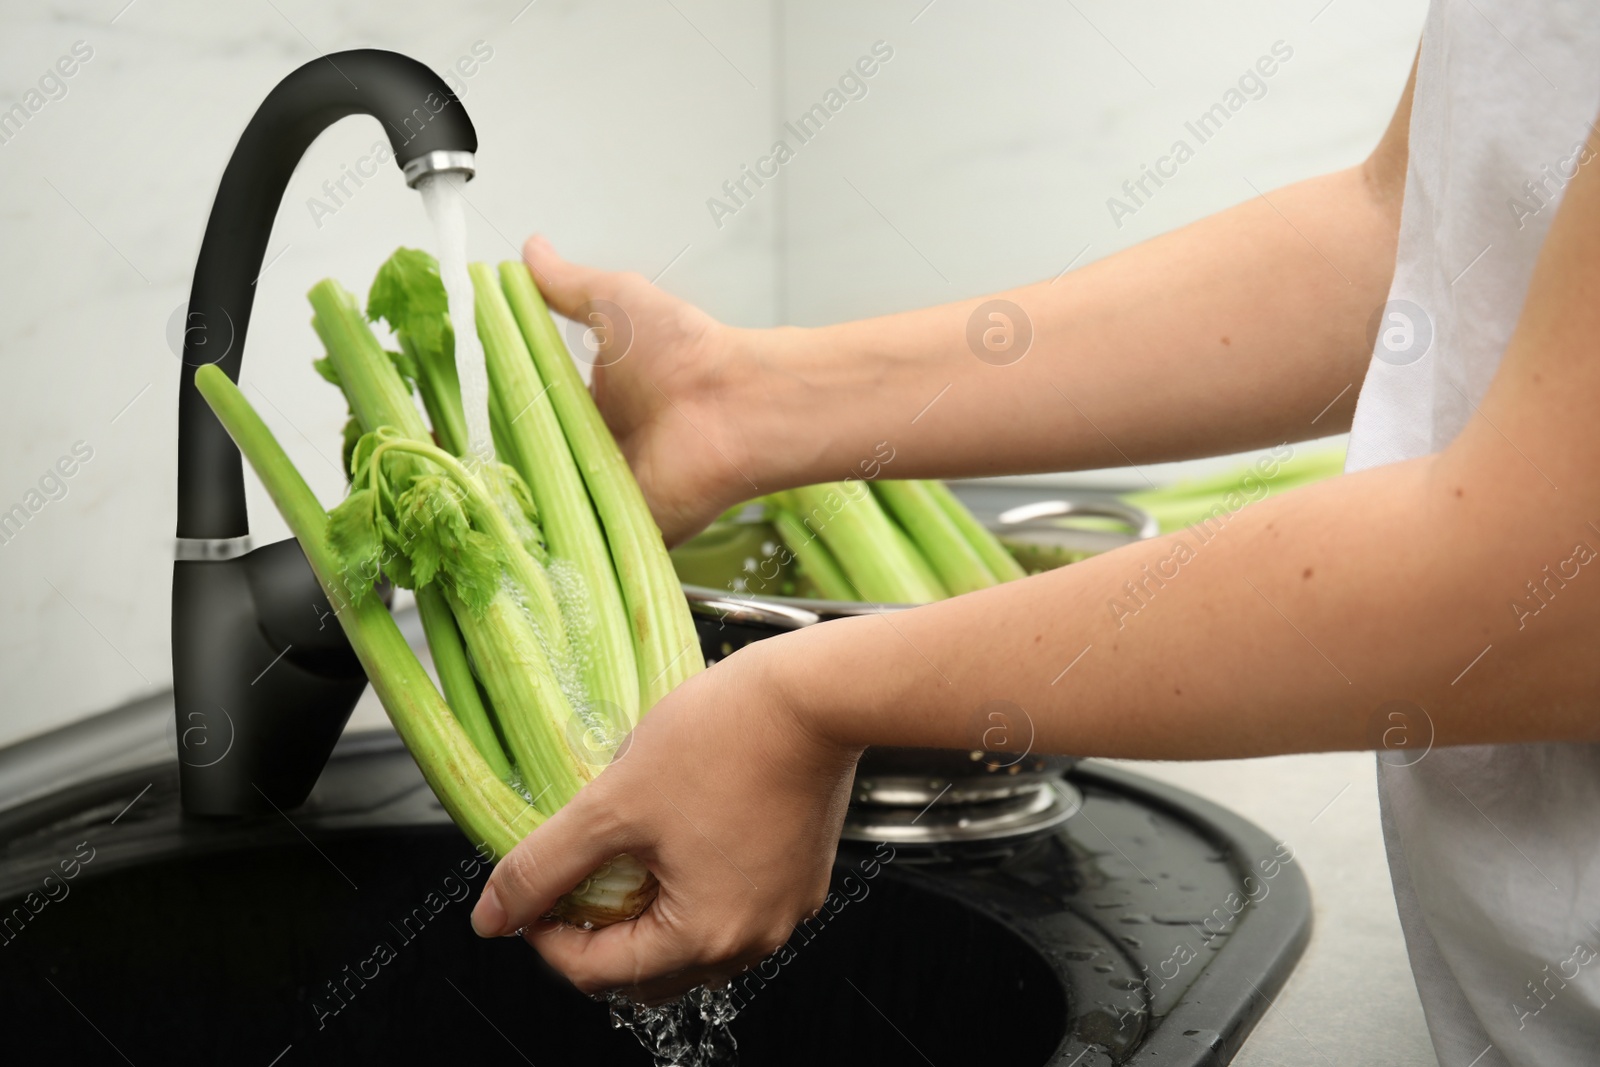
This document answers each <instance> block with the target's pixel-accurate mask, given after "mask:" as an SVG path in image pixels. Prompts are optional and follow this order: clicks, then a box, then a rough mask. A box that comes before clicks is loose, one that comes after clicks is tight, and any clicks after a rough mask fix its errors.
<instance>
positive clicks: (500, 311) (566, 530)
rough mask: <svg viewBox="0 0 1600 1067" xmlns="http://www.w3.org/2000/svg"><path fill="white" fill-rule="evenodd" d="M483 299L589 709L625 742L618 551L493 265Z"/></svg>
mask: <svg viewBox="0 0 1600 1067" xmlns="http://www.w3.org/2000/svg"><path fill="white" fill-rule="evenodd" d="M468 269H469V271H470V273H471V275H472V283H473V288H474V289H475V290H476V294H477V322H478V337H479V339H480V340H482V342H483V350H484V355H485V358H486V359H487V361H488V367H489V386H490V391H491V395H492V396H493V397H494V405H493V407H494V409H495V410H494V412H493V414H494V415H496V416H498V423H499V426H498V429H499V432H500V433H501V434H502V435H503V436H504V438H505V439H506V440H507V441H508V442H510V443H511V447H512V450H513V462H514V463H515V464H516V465H517V469H518V470H519V472H520V473H521V474H522V477H523V480H524V481H525V482H527V484H528V488H529V489H530V490H532V492H533V500H534V504H535V505H536V506H537V507H538V511H539V518H540V526H541V528H542V529H543V531H544V536H545V542H546V544H547V546H548V548H549V552H550V556H551V558H552V560H555V561H558V563H566V564H567V565H568V566H570V567H571V568H572V574H571V577H572V579H573V580H572V581H569V582H567V583H565V584H563V585H558V589H560V590H561V591H563V592H564V593H565V594H566V597H567V600H568V603H567V604H566V605H565V606H566V608H567V611H566V612H565V613H564V617H565V619H566V622H567V632H568V638H569V640H570V641H571V642H572V644H573V645H574V646H575V647H578V648H581V649H583V650H585V653H586V654H585V655H583V656H581V657H580V658H579V664H580V670H581V672H582V674H583V680H584V688H585V691H586V693H587V694H588V696H589V698H590V706H589V709H588V710H589V711H590V712H591V714H592V715H593V716H594V717H595V718H596V719H598V720H603V721H605V722H607V723H609V725H610V728H611V730H612V732H615V733H616V734H617V735H618V736H620V735H621V734H623V733H626V732H627V731H628V730H631V729H632V728H633V726H634V725H635V724H636V723H637V722H638V720H639V699H640V693H639V686H638V683H637V677H638V667H637V665H636V664H635V662H634V650H633V639H632V636H631V635H630V634H629V632H628V622H627V612H626V611H625V610H624V608H623V603H622V593H621V590H620V589H619V588H618V585H617V575H616V572H615V571H614V570H613V569H612V566H611V551H610V547H609V546H608V544H607V542H606V535H605V533H604V531H602V530H601V528H600V520H599V519H598V518H597V517H596V515H595V509H594V506H593V505H592V504H591V503H590V500H589V491H588V490H587V489H586V488H585V486H584V480H583V476H582V474H581V473H580V472H579V470H578V465H577V462H576V461H575V460H574V458H573V455H572V450H571V449H570V448H569V447H568V444H567V437H566V434H565V433H563V431H562V425H561V422H560V420H559V419H558V418H557V415H556V409H555V406H554V404H553V403H552V401H551V396H550V394H551V392H552V391H553V389H552V388H550V387H547V385H546V383H545V382H543V381H541V379H540V374H539V371H538V370H537V369H536V368H535V366H534V362H533V358H532V356H531V355H530V354H529V352H528V348H527V345H526V343H525V342H524V341H523V338H522V333H521V331H520V330H519V328H518V326H517V321H516V319H515V318H514V317H513V315H512V312H511V307H510V305H508V304H507V303H506V297H505V293H503V292H502V291H501V289H500V285H499V283H498V281H497V280H496V278H495V274H494V271H493V270H491V269H490V267H489V266H488V264H486V263H474V264H472V265H471V266H470V267H469V268H468Z"/></svg>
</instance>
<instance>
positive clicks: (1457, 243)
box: [1348, 0, 1600, 1067]
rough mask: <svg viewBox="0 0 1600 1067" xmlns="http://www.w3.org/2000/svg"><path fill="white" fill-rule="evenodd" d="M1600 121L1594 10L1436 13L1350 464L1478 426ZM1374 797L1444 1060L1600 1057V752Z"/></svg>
mask: <svg viewBox="0 0 1600 1067" xmlns="http://www.w3.org/2000/svg"><path fill="white" fill-rule="evenodd" d="M1597 113H1600V0H1434V2H1433V5H1432V7H1431V9H1430V10H1429V12H1428V19H1427V23H1426V26H1425V27H1424V30H1423V35H1422V51H1421V56H1420V60H1419V65H1418V69H1417V84H1416V94H1415V98H1414V102H1413V105H1412V112H1411V133H1410V144H1411V148H1410V165H1409V169H1408V172H1407V175H1406V190H1405V202H1404V207H1403V209H1402V212H1401V224H1400V246H1399V253H1398V258H1397V261H1396V267H1395V276H1394V283H1393V286H1392V288H1391V291H1390V303H1389V304H1388V305H1386V309H1385V314H1384V315H1383V316H1382V318H1381V323H1380V328H1379V333H1378V338H1377V341H1376V343H1375V345H1374V355H1373V360H1372V363H1371V365H1370V367H1369V369H1368V371H1367V376H1366V380H1365V382H1364V384H1363V386H1362V390H1361V396H1360V400H1359V402H1358V403H1357V406H1356V414H1355V422H1354V425H1353V426H1352V428H1351V435H1350V453H1349V460H1348V469H1349V470H1352V471H1354V470H1360V469H1363V468H1366V467H1373V466H1377V465H1379V464H1383V463H1392V462H1396V461H1398V460H1403V459H1408V458H1412V457H1415V456H1420V455H1425V454H1427V453H1430V452H1435V451H1438V450H1439V449H1441V448H1443V447H1444V446H1445V445H1447V444H1449V443H1450V441H1451V440H1452V439H1454V438H1455V436H1456V435H1457V434H1458V433H1459V432H1460V431H1461V429H1462V428H1463V427H1464V426H1465V425H1466V423H1467V421H1468V420H1469V419H1470V418H1471V417H1472V415H1473V404H1475V403H1477V402H1478V401H1479V400H1480V399H1481V398H1482V397H1483V394H1484V392H1485V391H1486V389H1487V388H1488V385H1489V380H1490V379H1491V378H1492V377H1493V376H1494V373H1495V370H1496V368H1497V366H1498V365H1499V362H1500V357H1501V354H1502V353H1503V351H1504V350H1505V346H1506V343H1507V341H1508V340H1509V339H1510V337H1511V333H1512V329H1513V328H1514V327H1515V325H1516V322H1517V318H1518V315H1519V313H1520V311H1521V307H1522V302H1523V299H1524V297H1525V296H1526V295H1527V290H1528V283H1529V279H1530V277H1531V275H1532V272H1533V266H1534V260H1535V258H1536V257H1537V255H1538V253H1539V248H1540V246H1541V244H1542V243H1543V241H1544V238H1545V235H1546V234H1547V232H1548V231H1549V228H1550V223H1551V221H1552V219H1553V218H1554V216H1555V214H1556V208H1557V206H1558V204H1559V202H1560V199H1561V193H1562V189H1563V188H1564V186H1565V185H1566V184H1567V182H1568V181H1570V180H1571V178H1572V176H1573V175H1574V174H1575V173H1576V171H1577V169H1578V168H1579V167H1580V166H1587V165H1589V163H1590V162H1591V161H1592V160H1593V156H1592V155H1591V154H1589V153H1588V152H1586V151H1583V150H1582V146H1583V144H1584V141H1585V138H1586V137H1587V136H1588V133H1589V128H1590V125H1589V124H1590V123H1591V122H1594V121H1595V119H1596V116H1597ZM1591 237H1592V238H1593V239H1595V240H1600V234H1595V235H1591ZM1469 398H1470V399H1469ZM1596 400H1597V401H1600V397H1597V398H1596ZM1595 477H1597V478H1600V471H1596V472H1595ZM1507 610H1508V611H1509V610H1510V609H1509V608H1508V609H1507ZM1477 651H1478V650H1476V649H1464V650H1463V660H1462V663H1463V666H1465V665H1466V662H1467V660H1468V659H1470V658H1471V657H1472V655H1473V654H1474V653H1476V652H1477ZM1597 651H1600V650H1597ZM1487 654H1488V655H1491V656H1492V655H1494V650H1492V649H1491V650H1490V651H1489V652H1488V653H1487ZM1471 677H1472V676H1471V674H1470V673H1468V674H1466V675H1465V676H1464V677H1463V678H1462V679H1461V680H1460V682H1459V684H1460V685H1463V686H1466V685H1470V684H1471ZM1378 787H1379V793H1380V797H1381V799H1382V806H1383V830H1384V837H1385V840H1386V842H1387V845H1388V853H1389V866H1390V872H1391V874H1392V876H1393V880H1394V889H1395V899H1396V903H1397V905H1398V907H1399V912H1400V920H1401V924H1402V926H1403V927H1404V929H1405V936H1406V946H1407V949H1408V951H1409V953H1410V957H1411V965H1412V969H1413V971H1414V972H1415V974H1416V979H1417V987H1418V990H1419V992H1420V993H1421V996H1422V1004H1423V1009H1424V1011H1425V1013H1426V1016H1427V1020H1428V1028H1429V1030H1430V1032H1431V1033H1432V1036H1433V1041H1434V1047H1435V1049H1436V1051H1437V1052H1438V1055H1439V1062H1440V1064H1441V1065H1442V1067H1501V1065H1510V1064H1514V1065H1518V1067H1522V1065H1529V1067H1532V1065H1535V1064H1538V1065H1541V1067H1545V1065H1559V1067H1566V1065H1572V1067H1576V1065H1579V1064H1584V1065H1594V1064H1600V745H1576V744H1530V745H1496V746H1476V747H1469V748H1440V749H1435V750H1433V751H1431V752H1429V753H1428V754H1427V755H1426V756H1424V757H1423V758H1422V759H1421V761H1420V762H1417V763H1415V764H1413V765H1411V766H1401V765H1398V764H1393V763H1387V762H1384V761H1383V760H1380V762H1379V764H1378Z"/></svg>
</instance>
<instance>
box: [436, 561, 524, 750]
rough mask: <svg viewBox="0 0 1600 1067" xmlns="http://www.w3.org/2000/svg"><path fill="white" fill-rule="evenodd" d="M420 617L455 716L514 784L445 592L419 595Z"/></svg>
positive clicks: (478, 746)
mask: <svg viewBox="0 0 1600 1067" xmlns="http://www.w3.org/2000/svg"><path fill="white" fill-rule="evenodd" d="M416 594H417V614H418V615H419V616H421V618H422V632H423V634H424V635H426V637H427V639H428V651H430V652H432V653H433V668H434V670H436V671H437V672H438V673H439V685H440V686H441V687H442V688H443V689H444V694H445V700H446V702H447V703H449V705H450V710H451V711H453V712H454V713H455V716H456V719H457V721H459V722H460V723H461V728H462V729H463V730H465V731H466V732H467V736H468V737H470V738H472V743H473V744H474V745H476V746H477V749H478V751H479V752H481V753H482V754H483V758H484V759H485V760H486V761H487V762H488V764H489V766H490V767H492V768H493V769H494V772H495V774H497V775H499V777H500V778H501V780H503V781H510V780H511V763H510V761H509V760H507V759H506V754H505V750H504V749H502V748H501V747H500V739H499V738H498V737H497V736H495V732H494V723H493V722H491V721H490V719H489V709H488V708H487V707H485V706H484V703H483V699H482V697H481V696H480V695H479V693H478V683H477V680H476V679H475V678H474V677H473V675H472V667H471V665H470V664H468V662H467V650H466V648H464V647H463V646H462V644H461V641H462V638H461V631H460V630H459V629H458V628H457V626H456V619H455V615H454V614H453V613H452V612H451V610H450V604H449V601H448V600H446V599H445V595H444V591H443V590H442V589H439V588H437V587H436V586H433V585H428V586H424V587H423V588H421V589H418V590H417V591H416Z"/></svg>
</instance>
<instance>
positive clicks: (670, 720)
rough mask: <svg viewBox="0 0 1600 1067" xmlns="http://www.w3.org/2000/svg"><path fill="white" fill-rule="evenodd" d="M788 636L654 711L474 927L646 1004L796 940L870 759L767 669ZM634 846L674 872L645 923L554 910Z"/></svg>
mask: <svg viewBox="0 0 1600 1067" xmlns="http://www.w3.org/2000/svg"><path fill="white" fill-rule="evenodd" d="M791 636H800V635H798V634H796V635H791ZM786 640H787V638H784V637H779V638H773V639H771V640H768V641H762V642H760V643H758V644H755V645H752V646H750V647H748V648H745V649H742V650H741V651H739V652H737V653H735V654H734V655H733V656H730V657H729V658H728V659H725V660H723V661H722V662H720V663H718V664H716V665H714V666H713V667H711V668H710V669H708V670H706V671H705V672H703V673H701V674H698V675H695V676H694V677H693V678H690V679H689V680H688V681H687V682H685V683H684V684H683V685H681V686H679V687H678V688H677V689H676V690H674V691H673V692H672V693H671V694H670V695H669V696H667V697H666V699H664V700H662V701H661V702H660V703H659V704H657V705H656V706H655V707H654V708H652V709H651V711H650V714H649V715H648V716H646V718H645V719H644V721H642V722H641V723H640V724H639V726H638V727H637V728H636V729H635V730H634V732H633V734H632V737H631V740H630V741H628V742H625V743H624V744H625V746H626V747H625V748H624V749H622V750H620V754H619V755H618V757H617V758H616V759H615V761H614V762H613V763H612V764H611V765H610V766H609V767H607V768H606V770H605V771H604V773H602V774H601V775H600V776H599V777H598V778H596V779H595V780H594V781H593V782H591V783H590V784H589V785H587V786H585V787H584V788H583V790H582V791H581V792H579V793H578V795H577V796H576V797H574V798H573V799H572V800H571V801H570V802H569V803H568V804H567V805H566V806H565V807H563V808H562V809H561V810H560V811H559V812H557V813H556V815H554V816H553V817H552V818H551V819H550V820H549V821H547V822H546V823H545V824H544V825H543V826H541V827H540V828H539V829H537V830H535V831H534V832H533V833H532V834H530V835H529V836H528V837H527V838H525V839H524V840H523V841H522V843H521V844H519V845H518V846H517V847H516V848H515V849H513V850H512V851H511V853H510V854H509V855H507V856H506V857H505V858H504V859H503V860H501V861H500V863H499V865H498V866H497V867H496V868H495V870H494V873H493V874H492V875H491V876H490V878H489V882H488V884H487V885H486V886H485V888H484V891H483V895H482V897H481V898H480V899H479V901H478V904H477V906H476V908H475V909H474V911H473V913H472V923H473V927H474V929H476V930H477V932H478V933H479V934H480V935H481V936H484V937H494V936H498V935H503V934H506V933H509V932H511V931H514V930H518V929H524V936H525V937H526V939H527V941H528V943H529V944H530V945H532V946H533V947H534V948H535V949H537V950H538V951H539V953H540V954H541V955H542V956H544V958H545V959H546V960H548V961H549V962H550V963H551V964H552V965H553V966H554V967H555V968H556V969H557V970H559V971H561V972H562V973H563V974H565V975H566V976H567V977H568V978H570V979H571V980H572V982H573V983H574V984H575V985H576V986H577V987H578V988H579V989H581V990H583V991H584V992H586V993H595V992H598V991H601V990H608V989H621V990H623V991H625V992H627V993H628V994H629V995H630V996H632V997H633V998H634V999H636V1000H640V1001H643V1002H645V1003H656V1002H660V1001H665V1000H669V999H671V998H673V997H675V996H677V995H679V994H681V993H683V992H684V991H686V990H688V989H691V988H693V987H694V986H697V985H701V984H704V983H706V982H713V983H715V982H719V981H727V980H729V979H731V978H732V977H734V976H735V975H737V974H738V973H739V972H740V971H741V970H743V969H744V968H745V967H747V966H749V965H751V964H753V963H755V962H757V961H759V960H761V959H763V958H765V957H766V956H768V955H770V954H771V953H773V952H775V951H777V950H778V948H780V947H781V946H782V945H784V944H785V943H786V942H787V941H788V940H789V937H790V935H791V933H792V932H793V929H794V927H795V925H796V924H798V923H799V922H800V921H801V920H802V919H804V918H805V917H807V916H809V915H811V914H813V913H814V912H815V911H816V909H817V908H818V907H820V906H821V904H822V900H823V898H824V896H826V894H827V891H828V879H829V874H830V870H831V867H832V864H833V858H834V853H835V851H836V849H837V846H838V840H839V826H840V823H841V822H842V821H843V818H844V810H845V805H846V804H847V802H848V801H849V794H850V782H851V776H852V773H853V771H854V769H855V761H856V757H857V756H858V755H859V750H858V749H852V748H846V747H844V746H841V745H839V744H837V743H834V742H830V741H828V740H826V739H824V738H822V737H820V736H818V735H817V734H815V733H814V732H813V731H811V730H809V729H808V728H807V727H806V726H805V725H804V724H803V723H802V722H801V720H800V719H799V718H798V717H797V715H796V713H795V711H794V707H795V704H794V701H792V700H791V699H789V697H788V696H787V695H786V693H785V691H784V686H783V685H782V684H781V683H778V682H776V681H775V680H774V672H772V671H769V670H767V669H766V668H765V666H764V664H765V663H768V662H771V661H772V657H773V656H774V655H779V656H781V655H783V654H785V653H784V650H783V648H782V647H781V646H783V645H784V644H785V642H786ZM623 854H627V855H631V856H634V857H636V858H637V859H639V860H640V861H641V862H643V863H644V864H645V865H646V866H648V867H649V868H650V870H651V871H652V872H653V873H654V874H655V876H656V878H657V880H658V881H659V882H660V883H661V889H660V893H659V895H658V896H657V897H656V899H655V902H654V903H653V904H651V905H650V907H649V908H648V909H646V910H645V912H644V914H643V915H641V916H640V917H639V918H638V919H637V920H635V921H633V922H624V923H618V924H617V925H615V926H609V927H606V928H604V929H601V930H579V929H575V928H573V927H570V926H563V925H559V924H555V923H549V922H543V921H541V919H540V917H541V916H543V915H545V914H546V913H548V912H549V910H550V909H551V907H552V906H553V905H554V904H555V903H556V901H557V899H559V898H560V897H561V896H562V894H564V893H566V892H567V891H569V890H571V889H572V888H573V887H574V886H575V885H577V884H578V883H579V882H580V881H582V880H583V878H584V877H585V876H586V875H588V874H589V872H591V871H593V870H594V869H595V868H597V867H599V866H600V865H601V864H602V863H604V862H605V861H607V860H609V859H611V858H613V857H615V856H619V855H623Z"/></svg>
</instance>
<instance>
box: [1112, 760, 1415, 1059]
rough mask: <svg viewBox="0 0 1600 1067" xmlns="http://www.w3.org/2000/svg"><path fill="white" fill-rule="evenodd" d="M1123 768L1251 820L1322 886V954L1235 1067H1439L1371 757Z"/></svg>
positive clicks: (1317, 918)
mask: <svg viewBox="0 0 1600 1067" xmlns="http://www.w3.org/2000/svg"><path fill="white" fill-rule="evenodd" d="M1113 762H1116V764H1117V765H1118V766H1122V767H1126V768H1127V769H1129V770H1131V771H1135V772H1137V773H1139V774H1144V775H1148V776H1149V777H1151V778H1156V779H1159V780H1161V781H1163V782H1168V783H1170V784H1172V785H1175V786H1178V787H1180V788H1183V789H1187V790H1189V791H1191V792H1194V793H1198V794H1199V795H1201V796H1203V797H1206V798H1207V799H1209V800H1213V801H1215V802H1217V803H1218V804H1221V805H1223V806H1225V807H1227V808H1231V809H1232V810H1233V811H1236V812H1238V813H1239V814H1240V815H1243V816H1244V817H1245V818H1247V819H1249V820H1250V821H1252V822H1254V823H1255V824H1256V825H1258V826H1260V827H1261V828H1262V829H1264V830H1266V831H1267V833H1269V834H1271V835H1272V836H1273V837H1275V838H1278V839H1279V840H1281V841H1284V842H1286V843H1287V844H1288V845H1289V847H1291V848H1292V849H1293V850H1294V854H1295V859H1296V862H1297V863H1299V864H1300V865H1301V869H1302V872H1303V873H1304V874H1305V876H1306V880H1307V881H1308V882H1309V883H1310V884H1311V896H1312V907H1313V910H1314V922H1313V927H1312V932H1311V944H1310V946H1309V947H1307V949H1306V953H1305V955H1304V956H1303V957H1301V960H1300V964H1299V966H1297V967H1296V968H1295V970H1294V973H1293V974H1291V975H1290V976H1289V982H1288V984H1287V985H1286V986H1285V987H1284V989H1283V991H1282V992H1281V993H1280V994H1278V996H1277V997H1276V999H1275V1001H1274V1003H1273V1005H1272V1007H1271V1008H1269V1009H1268V1011H1267V1014H1266V1017H1265V1018H1263V1019H1262V1020H1261V1023H1260V1025H1258V1026H1257V1027H1256V1030H1255V1032H1254V1033H1253V1034H1251V1036H1250V1037H1249V1039H1248V1040H1247V1041H1246V1042H1245V1045H1244V1048H1243V1049H1242V1050H1241V1051H1240V1053H1239V1055H1238V1056H1237V1057H1236V1058H1235V1059H1234V1061H1233V1063H1234V1065H1235V1067H1290V1065H1293V1067H1303V1065H1306V1064H1326V1065H1330V1067H1331V1065H1334V1064H1338V1065H1343V1064H1361V1065H1362V1067H1418V1065H1422V1067H1435V1065H1436V1064H1437V1062H1438V1061H1437V1059H1436V1058H1435V1057H1434V1054H1433V1046H1432V1043H1431V1042H1430V1041H1429V1039H1428V1030H1427V1026H1426V1024H1425V1023H1424V1022H1423V1017H1422V1004H1421V1002H1420V1001H1419V1000H1418V999H1417V989H1416V985H1415V983H1414V982H1413V981H1412V977H1411V967H1410V964H1409V963H1408V962H1407V959H1406V950H1405V943H1404V941H1403V940H1402V938H1401V934H1400V919H1399V916H1398V915H1397V914H1396V912H1395V904H1394V893H1393V891H1392V889H1391V888H1390V885H1389V865H1388V861H1387V859H1386V858H1385V856H1384V851H1383V834H1382V831H1381V830H1380V828H1379V825H1378V789H1377V774H1376V770H1375V761H1374V759H1373V756H1372V754H1371V753H1370V752H1332V753H1321V754H1317V755H1307V756H1271V757H1267V758H1263V759H1245V760H1215V761H1208V762H1193V763H1149V762H1136V761H1120V760H1119V761H1113Z"/></svg>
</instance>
